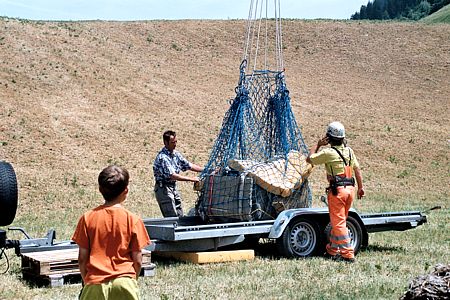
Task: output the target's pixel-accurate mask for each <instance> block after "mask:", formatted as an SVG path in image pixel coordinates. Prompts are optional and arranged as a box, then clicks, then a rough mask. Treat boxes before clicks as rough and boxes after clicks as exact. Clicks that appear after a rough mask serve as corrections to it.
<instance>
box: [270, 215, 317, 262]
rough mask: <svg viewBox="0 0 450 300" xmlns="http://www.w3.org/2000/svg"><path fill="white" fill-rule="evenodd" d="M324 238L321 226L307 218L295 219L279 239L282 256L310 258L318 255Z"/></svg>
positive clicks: (278, 246)
mask: <svg viewBox="0 0 450 300" xmlns="http://www.w3.org/2000/svg"><path fill="white" fill-rule="evenodd" d="M321 241H322V238H321V236H320V229H319V225H318V224H317V223H316V222H315V221H313V220H310V219H307V218H298V219H295V220H293V221H292V222H291V224H289V226H288V227H287V228H286V229H285V230H284V232H283V234H282V236H281V237H280V238H278V239H277V241H276V243H277V248H278V251H279V252H280V254H282V255H284V256H286V257H294V258H296V257H310V256H314V255H317V254H318V251H319V250H320V248H321V244H322V243H321Z"/></svg>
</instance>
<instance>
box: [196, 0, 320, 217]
mask: <svg viewBox="0 0 450 300" xmlns="http://www.w3.org/2000/svg"><path fill="white" fill-rule="evenodd" d="M279 2H280V1H279V0H278V1H274V4H273V6H274V7H273V8H269V3H268V1H267V0H266V1H251V4H250V10H249V18H248V22H247V34H246V40H245V45H244V56H243V59H242V63H241V65H240V76H239V82H238V85H237V87H236V89H235V91H236V96H235V98H234V99H233V100H232V101H231V103H230V108H229V109H228V111H227V112H226V114H225V117H224V119H223V122H222V127H221V129H220V132H219V135H218V137H217V139H216V141H215V143H214V146H213V149H212V151H211V154H210V157H209V160H208V163H207V164H206V166H205V169H204V171H203V172H202V174H201V175H200V178H201V181H200V182H199V183H198V184H197V185H196V190H198V192H199V197H198V200H197V203H196V213H197V214H198V215H199V216H201V217H202V218H203V219H204V220H205V221H210V222H221V221H223V222H230V221H249V220H265V219H273V218H276V216H277V215H278V213H279V212H281V211H283V210H285V209H291V208H299V207H309V206H310V205H311V190H310V187H309V184H308V180H307V179H308V175H309V174H310V172H311V169H312V166H311V165H310V164H308V163H306V157H307V155H308V148H307V146H306V144H305V142H304V140H303V137H302V134H301V130H300V128H299V126H298V125H297V122H296V120H295V116H294V113H293V112H292V107H291V103H290V97H289V91H288V89H287V87H286V82H285V77H284V66H283V54H282V50H283V45H282V34H281V18H280V3H279ZM271 3H272V1H271ZM269 9H273V10H274V11H275V17H274V18H271V19H269V18H268V11H269ZM263 13H264V14H265V15H264V16H263ZM269 41H273V42H270V43H269ZM260 44H261V45H262V47H261V48H262V49H260ZM271 48H272V49H273V50H272V51H269V50H270V49H271ZM260 50H261V51H260ZM273 52H274V53H273ZM250 62H252V65H251V68H250V69H251V71H250V72H247V69H248V67H249V63H250Z"/></svg>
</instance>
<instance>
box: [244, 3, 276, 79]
mask: <svg viewBox="0 0 450 300" xmlns="http://www.w3.org/2000/svg"><path fill="white" fill-rule="evenodd" d="M280 1H281V0H273V7H269V0H251V1H250V9H249V12H248V19H247V26H246V35H245V36H246V38H245V41H244V53H243V58H242V61H244V60H246V61H249V62H250V61H253V68H252V70H253V71H254V70H257V69H260V70H269V69H270V68H274V67H276V69H275V71H283V70H284V63H283V41H282V26H281V5H280ZM272 9H273V11H274V20H275V29H274V30H275V34H274V36H272V37H271V33H270V31H271V26H270V25H271V24H270V23H271V21H270V19H269V10H272ZM269 21H270V22H269ZM272 40H273V43H274V45H272V44H271V42H272ZM260 43H261V44H263V45H261V46H263V47H264V58H263V59H261V58H260V57H259V56H260V55H261V54H260V49H259V48H260ZM271 46H273V47H274V48H273V49H274V50H273V52H274V56H275V57H274V62H272V63H271V62H269V50H270V49H271ZM260 59H261V60H262V62H261V61H259V60H260Z"/></svg>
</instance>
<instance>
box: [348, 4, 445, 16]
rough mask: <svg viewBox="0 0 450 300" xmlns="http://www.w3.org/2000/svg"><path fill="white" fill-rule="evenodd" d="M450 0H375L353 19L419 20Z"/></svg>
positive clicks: (364, 6) (363, 7)
mask: <svg viewBox="0 0 450 300" xmlns="http://www.w3.org/2000/svg"><path fill="white" fill-rule="evenodd" d="M447 4H450V0H373V1H370V0H369V2H368V3H367V5H362V6H361V9H360V10H359V12H356V13H354V14H353V15H352V16H351V17H350V19H352V20H390V19H396V20H419V19H421V18H424V17H426V16H428V15H430V14H432V13H434V12H436V11H438V10H439V9H441V8H442V7H444V6H445V5H447Z"/></svg>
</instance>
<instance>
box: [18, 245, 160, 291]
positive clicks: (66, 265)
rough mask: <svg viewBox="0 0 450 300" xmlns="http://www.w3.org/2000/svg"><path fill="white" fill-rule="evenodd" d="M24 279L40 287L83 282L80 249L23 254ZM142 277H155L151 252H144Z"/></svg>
mask: <svg viewBox="0 0 450 300" xmlns="http://www.w3.org/2000/svg"><path fill="white" fill-rule="evenodd" d="M22 275H23V278H24V279H26V280H29V281H33V282H35V283H37V284H39V285H45V284H46V283H47V284H48V285H50V287H56V286H62V285H63V284H64V282H69V281H72V280H73V281H74V282H79V281H80V280H81V276H80V269H79V266H78V248H75V249H64V250H51V251H39V252H29V253H23V254H22ZM140 275H141V276H154V275H155V264H153V263H151V252H150V251H147V250H143V251H142V270H141V274H140Z"/></svg>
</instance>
